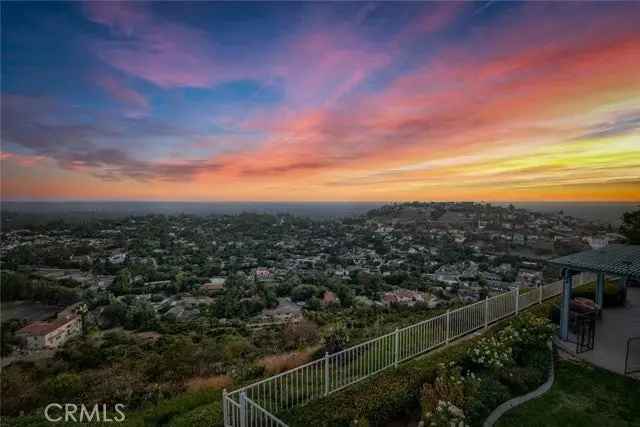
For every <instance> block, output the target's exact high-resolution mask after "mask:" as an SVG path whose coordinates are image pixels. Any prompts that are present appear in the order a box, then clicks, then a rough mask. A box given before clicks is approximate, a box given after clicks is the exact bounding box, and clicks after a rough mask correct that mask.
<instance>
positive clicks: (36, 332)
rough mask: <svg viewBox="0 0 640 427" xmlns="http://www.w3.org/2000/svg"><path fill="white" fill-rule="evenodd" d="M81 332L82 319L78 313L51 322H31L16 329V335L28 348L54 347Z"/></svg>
mask: <svg viewBox="0 0 640 427" xmlns="http://www.w3.org/2000/svg"><path fill="white" fill-rule="evenodd" d="M81 332H82V319H81V318H80V316H78V315H72V316H68V317H62V318H58V319H55V320H53V321H51V322H40V321H38V322H32V323H30V324H28V325H27V326H25V327H23V328H21V329H18V331H16V336H18V337H22V338H24V339H25V341H26V344H27V348H28V349H29V350H41V349H45V348H56V347H58V346H60V345H62V344H64V343H65V342H67V340H68V339H69V338H72V337H75V336H78V335H80V333H81Z"/></svg>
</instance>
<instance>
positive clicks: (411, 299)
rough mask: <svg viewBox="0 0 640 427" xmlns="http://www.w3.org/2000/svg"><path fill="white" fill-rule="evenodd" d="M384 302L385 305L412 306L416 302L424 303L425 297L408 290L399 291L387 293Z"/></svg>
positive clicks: (383, 298)
mask: <svg viewBox="0 0 640 427" xmlns="http://www.w3.org/2000/svg"><path fill="white" fill-rule="evenodd" d="M382 302H383V303H384V304H385V305H391V304H406V305H409V306H411V305H414V304H415V303H416V302H424V297H423V296H422V295H421V294H420V293H418V292H414V291H410V290H408V289H397V290H395V291H393V292H385V293H384V295H383V296H382Z"/></svg>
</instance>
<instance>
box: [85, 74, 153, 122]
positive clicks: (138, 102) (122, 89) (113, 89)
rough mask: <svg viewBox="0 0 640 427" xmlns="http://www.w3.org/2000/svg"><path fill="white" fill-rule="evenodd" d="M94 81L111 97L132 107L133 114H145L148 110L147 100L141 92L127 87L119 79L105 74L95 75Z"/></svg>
mask: <svg viewBox="0 0 640 427" xmlns="http://www.w3.org/2000/svg"><path fill="white" fill-rule="evenodd" d="M95 82H96V83H97V84H98V86H100V87H101V88H102V89H103V90H104V91H105V92H106V93H108V94H109V95H110V96H111V97H112V98H113V99H115V100H117V101H119V102H121V103H123V104H126V105H128V106H130V107H133V108H134V109H135V111H133V112H132V113H134V114H147V113H148V111H149V101H148V100H147V98H145V97H144V95H142V94H141V93H139V92H137V91H135V90H134V89H131V88H130V87H127V86H126V85H125V84H124V83H123V82H121V81H120V80H117V79H115V78H114V77H111V76H108V75H106V74H101V75H98V76H96V77H95Z"/></svg>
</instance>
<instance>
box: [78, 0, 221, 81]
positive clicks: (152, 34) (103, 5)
mask: <svg viewBox="0 0 640 427" xmlns="http://www.w3.org/2000/svg"><path fill="white" fill-rule="evenodd" d="M85 13H86V15H87V18H88V19H89V20H91V21H93V22H95V23H97V24H100V25H104V26H106V27H108V28H109V29H110V31H111V33H112V35H113V36H114V37H115V39H114V40H108V41H104V40H103V41H94V42H93V43H92V50H93V52H94V54H95V55H97V56H98V57H99V58H100V59H101V60H103V61H104V62H106V63H108V64H109V65H111V66H113V67H115V68H117V69H119V70H121V71H124V72H126V73H128V74H131V75H134V76H137V77H139V78H142V79H145V80H148V81H150V82H152V83H154V84H156V85H158V86H162V87H175V86H190V87H204V86H208V85H210V84H211V83H212V82H214V81H218V80H219V79H220V78H221V74H222V72H223V69H222V67H220V66H219V65H218V64H217V62H216V61H215V60H214V56H215V48H214V45H213V43H212V42H211V41H210V40H209V39H208V37H207V35H206V33H205V32H204V31H200V30H197V29H194V28H190V27H187V26H185V25H180V24H177V23H174V22H171V21H169V20H166V19H164V18H161V17H158V16H155V15H154V14H153V13H152V12H151V10H149V9H148V8H147V7H146V6H143V5H141V4H136V3H120V2H99V1H95V2H94V1H92V2H88V3H86V4H85Z"/></svg>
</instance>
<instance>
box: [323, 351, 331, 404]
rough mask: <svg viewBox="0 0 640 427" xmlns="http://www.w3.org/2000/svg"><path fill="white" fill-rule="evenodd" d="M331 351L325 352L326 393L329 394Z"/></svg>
mask: <svg viewBox="0 0 640 427" xmlns="http://www.w3.org/2000/svg"><path fill="white" fill-rule="evenodd" d="M329 389H330V388H329V352H326V353H325V354H324V395H325V396H327V395H328V394H329Z"/></svg>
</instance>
